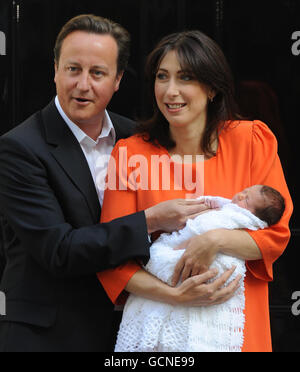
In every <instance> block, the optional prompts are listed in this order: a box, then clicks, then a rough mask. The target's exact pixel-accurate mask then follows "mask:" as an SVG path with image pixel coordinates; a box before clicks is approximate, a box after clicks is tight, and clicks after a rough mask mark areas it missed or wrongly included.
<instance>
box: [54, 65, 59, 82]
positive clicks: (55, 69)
mask: <svg viewBox="0 0 300 372" xmlns="http://www.w3.org/2000/svg"><path fill="white" fill-rule="evenodd" d="M57 72H58V65H57V62H56V61H55V60H54V82H55V83H56V75H57Z"/></svg>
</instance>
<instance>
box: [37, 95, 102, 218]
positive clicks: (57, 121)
mask: <svg viewBox="0 0 300 372" xmlns="http://www.w3.org/2000/svg"><path fill="white" fill-rule="evenodd" d="M41 116H42V121H43V125H44V128H45V133H46V140H47V142H48V143H49V144H51V145H52V146H53V149H52V150H51V152H52V154H53V156H54V157H55V159H56V160H57V162H58V163H59V164H60V166H61V167H62V168H63V169H64V171H65V173H66V174H67V175H68V176H69V178H70V179H71V180H72V182H73V183H74V184H75V186H76V187H77V188H78V189H79V190H80V191H81V193H82V194H83V195H84V197H85V200H86V202H87V205H88V207H89V209H90V212H91V215H92V217H93V220H94V221H95V223H96V222H99V220H100V213H101V207H100V203H99V199H98V195H97V191H96V188H95V184H94V181H93V178H92V175H91V172H90V169H89V166H88V163H87V160H86V158H85V156H84V153H83V151H82V149H81V146H80V144H79V143H78V141H77V140H76V138H75V136H74V135H73V133H72V132H71V130H70V129H69V128H68V126H67V125H66V123H65V122H64V120H63V119H62V117H61V115H60V114H59V112H58V111H57V109H56V106H55V103H54V101H52V102H51V103H50V104H49V105H48V106H47V107H46V108H45V109H44V110H43V111H42V112H41Z"/></svg>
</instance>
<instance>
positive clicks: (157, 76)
mask: <svg viewBox="0 0 300 372" xmlns="http://www.w3.org/2000/svg"><path fill="white" fill-rule="evenodd" d="M166 78H167V75H166V74H164V73H162V72H159V73H158V74H157V75H156V79H158V80H165V79H166Z"/></svg>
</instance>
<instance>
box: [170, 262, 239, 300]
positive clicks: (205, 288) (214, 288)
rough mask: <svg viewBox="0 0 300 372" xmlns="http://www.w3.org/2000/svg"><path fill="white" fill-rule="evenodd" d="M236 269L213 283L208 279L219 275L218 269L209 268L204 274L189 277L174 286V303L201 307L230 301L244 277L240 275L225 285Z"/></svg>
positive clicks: (227, 272)
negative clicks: (177, 285)
mask: <svg viewBox="0 0 300 372" xmlns="http://www.w3.org/2000/svg"><path fill="white" fill-rule="evenodd" d="M234 270H235V267H233V268H232V269H231V270H228V271H226V272H225V273H224V274H223V275H222V276H220V278H218V279H216V280H215V281H213V282H211V283H208V281H209V280H211V279H213V278H214V277H215V276H216V275H217V270H209V271H207V272H205V273H204V274H201V275H198V276H194V277H192V278H189V279H187V280H186V281H185V282H183V283H182V284H181V285H180V286H179V287H178V288H174V291H175V296H174V303H173V305H180V306H188V307H200V306H212V305H219V304H222V303H224V302H226V301H228V300H229V299H230V298H231V297H233V295H234V294H235V292H236V290H237V289H238V288H239V286H240V281H241V279H242V277H241V276H238V277H237V278H236V279H235V280H233V281H232V282H231V283H230V284H229V285H227V286H226V287H224V285H225V283H226V282H227V281H228V280H229V278H230V277H231V275H232V274H233V272H234Z"/></svg>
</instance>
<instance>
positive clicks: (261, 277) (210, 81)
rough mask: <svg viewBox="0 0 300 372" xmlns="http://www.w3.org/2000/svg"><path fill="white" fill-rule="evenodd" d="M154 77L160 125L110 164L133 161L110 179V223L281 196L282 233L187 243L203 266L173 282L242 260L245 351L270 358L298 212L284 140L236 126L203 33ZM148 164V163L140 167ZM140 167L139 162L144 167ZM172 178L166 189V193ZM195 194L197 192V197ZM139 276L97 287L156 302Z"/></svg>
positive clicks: (170, 44) (175, 44)
mask: <svg viewBox="0 0 300 372" xmlns="http://www.w3.org/2000/svg"><path fill="white" fill-rule="evenodd" d="M147 76H148V78H149V80H150V89H151V92H152V96H153V116H152V117H151V118H150V119H149V120H148V121H147V122H146V123H144V125H143V127H142V133H141V134H139V135H136V136H134V137H131V138H129V139H127V140H122V141H120V142H119V143H118V144H117V146H116V148H115V149H114V151H113V154H112V159H120V158H121V157H122V156H123V155H124V149H126V161H125V162H123V165H120V164H119V166H118V165H117V167H115V166H114V167H111V171H112V173H114V170H116V176H117V181H119V182H117V185H119V187H118V188H117V190H112V188H110V187H108V189H107V191H106V193H105V198H104V206H103V211H102V216H103V220H104V221H109V220H111V219H113V218H116V217H120V216H122V215H126V214H129V213H133V212H136V211H140V210H143V209H146V208H148V207H151V206H152V205H155V204H157V203H159V202H162V201H164V200H169V199H173V198H185V197H186V196H188V197H190V196H191V191H192V193H193V194H194V197H196V196H200V195H199V194H201V193H203V194H204V195H211V196H217V195H220V196H222V197H224V198H229V199H231V198H232V197H233V195H235V194H236V193H238V192H239V190H242V189H245V188H247V187H249V186H252V185H255V184H260V185H262V184H263V185H268V186H271V187H273V188H275V189H277V190H278V191H279V192H281V194H282V195H283V196H284V198H285V201H286V211H285V213H284V216H283V218H282V219H281V221H280V222H279V223H278V224H276V225H274V226H272V227H270V228H268V229H265V230H259V231H254V232H253V231H248V230H240V231H237V230H233V231H229V230H214V231H212V232H208V233H206V234H203V235H201V236H200V237H196V238H194V239H193V240H192V241H190V242H189V243H188V248H187V252H186V254H184V255H183V260H184V259H186V257H188V258H189V259H190V257H192V256H193V255H194V259H195V257H196V258H197V259H198V260H199V262H198V265H194V266H193V267H192V268H191V269H190V268H189V267H190V266H189V265H186V266H185V268H184V270H183V272H181V267H182V266H180V265H181V264H182V262H181V263H179V265H178V268H177V273H176V275H175V278H174V284H176V283H177V281H178V279H179V274H181V277H182V279H183V280H184V279H185V278H187V277H188V276H194V275H197V274H199V272H201V271H202V270H203V267H209V265H210V264H211V263H212V262H213V260H214V258H215V257H216V255H217V253H225V254H228V255H231V256H234V257H237V258H240V259H243V260H245V261H246V266H247V273H246V278H245V299H246V308H245V319H246V321H245V327H244V344H243V348H242V351H245V352H246V351H261V352H263V351H271V350H272V346H271V334H270V321H269V303H268V282H269V281H271V280H272V279H273V272H272V265H273V263H274V262H275V261H276V259H277V258H278V257H279V256H280V255H281V254H282V253H283V251H284V249H285V248H286V246H287V243H288V241H289V238H290V232H289V226H288V224H289V219H290V216H291V214H292V209H293V206H292V201H291V197H290V194H289V191H288V188H287V185H286V182H285V178H284V174H283V171H282V167H281V164H280V160H279V158H278V155H277V141H276V139H275V137H274V135H273V134H272V133H271V131H270V130H269V129H268V127H267V126H266V125H265V124H263V123H262V122H259V121H254V122H247V121H241V120H239V118H238V116H237V115H236V107H235V102H234V99H233V79H232V76H231V73H230V69H229V67H228V65H227V62H226V59H225V57H224V55H223V53H222V51H221V50H220V48H219V47H218V46H217V45H216V44H215V43H214V42H213V41H212V40H211V39H210V38H208V37H207V36H205V35H204V34H202V33H201V32H199V31H190V32H183V33H178V34H172V35H170V36H167V37H165V38H164V39H163V40H162V41H161V42H160V43H159V44H158V46H157V47H156V48H155V49H154V51H153V52H152V53H151V54H150V56H149V58H148V62H147ZM153 92H155V95H153ZM121 153H122V156H121V157H120V154H121ZM141 155H142V156H143V159H145V161H141V159H142V158H141ZM187 155H188V157H187ZM157 156H159V157H160V161H161V169H160V171H159V172H154V168H155V167H154V166H153V159H154V158H155V157H157ZM199 156H202V161H201V158H199ZM133 159H134V160H136V159H140V162H139V166H138V162H134V161H133ZM180 161H181V163H180ZM142 163H143V165H144V167H142V166H141V164H142ZM199 164H200V165H201V166H199ZM146 165H148V168H147V167H146ZM149 165H150V166H149ZM151 165H152V167H151ZM166 165H168V166H169V170H170V171H169V172H167V171H166V169H168V168H167V167H166ZM164 166H165V168H164ZM179 166H182V168H181V169H182V173H180V172H179V171H178V167H179ZM145 167H146V170H145ZM162 169H163V170H162ZM124 172H125V173H124ZM190 173H191V174H192V176H193V180H194V181H195V180H196V181H198V180H199V178H201V179H202V182H203V187H202V188H201V187H199V188H198V187H197V182H194V183H193V182H188V183H185V182H182V180H184V181H185V178H186V175H187V174H190ZM155 174H156V176H155ZM108 176H109V178H110V176H111V174H110V173H109V175H108ZM146 176H147V177H146ZM157 176H159V180H158V181H157V179H155V182H151V186H153V185H155V187H148V188H147V187H146V181H148V186H149V185H150V180H151V181H153V178H157ZM180 176H181V177H180ZM166 178H168V186H169V187H165V186H166V182H165V181H166ZM145 180H146V181H145ZM191 185H194V186H195V187H194V190H191ZM120 186H121V187H120ZM157 186H158V187H157ZM179 186H180V187H179ZM203 188H204V189H203ZM141 272H142V269H141V268H140V267H139V266H138V265H136V264H134V263H131V264H128V265H125V266H124V267H122V268H118V269H117V270H113V271H109V272H105V273H103V274H101V275H99V278H100V280H101V282H102V284H103V286H104V287H105V288H106V291H107V293H108V295H109V296H110V298H111V299H113V300H116V299H117V297H118V296H119V295H120V294H121V293H122V291H123V290H124V289H125V288H126V290H128V291H129V292H133V293H136V294H137V295H142V296H143V295H144V296H145V297H147V298H151V294H149V293H146V292H147V285H146V283H147V279H145V285H144V287H145V293H143V291H142V290H141V289H139V290H136V287H137V282H138V280H139V276H140V275H141ZM143 278H146V277H145V276H143ZM153 296H155V293H154V294H153Z"/></svg>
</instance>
